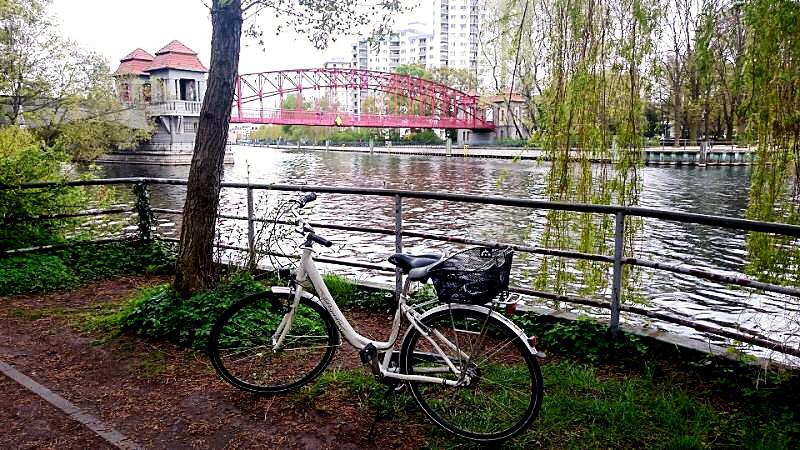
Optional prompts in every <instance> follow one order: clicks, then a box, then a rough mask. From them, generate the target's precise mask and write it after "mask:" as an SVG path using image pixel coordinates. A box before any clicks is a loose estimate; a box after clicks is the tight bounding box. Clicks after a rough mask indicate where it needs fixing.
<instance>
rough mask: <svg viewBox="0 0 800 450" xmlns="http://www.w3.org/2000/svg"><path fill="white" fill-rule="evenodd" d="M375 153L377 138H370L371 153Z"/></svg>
mask: <svg viewBox="0 0 800 450" xmlns="http://www.w3.org/2000/svg"><path fill="white" fill-rule="evenodd" d="M373 153H375V140H374V139H372V138H370V139H369V154H370V155H371V154H373Z"/></svg>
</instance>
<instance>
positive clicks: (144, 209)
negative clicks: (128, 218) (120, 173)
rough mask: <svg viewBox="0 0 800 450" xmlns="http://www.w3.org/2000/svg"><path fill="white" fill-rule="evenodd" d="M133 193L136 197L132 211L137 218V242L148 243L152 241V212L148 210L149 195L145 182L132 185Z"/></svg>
mask: <svg viewBox="0 0 800 450" xmlns="http://www.w3.org/2000/svg"><path fill="white" fill-rule="evenodd" d="M133 193H134V194H135V195H136V204H135V205H134V208H133V209H134V210H135V211H136V214H137V215H138V216H139V240H140V241H142V242H150V241H151V240H152V239H153V210H152V209H150V193H149V192H148V190H147V182H145V181H139V182H138V183H136V184H134V185H133Z"/></svg>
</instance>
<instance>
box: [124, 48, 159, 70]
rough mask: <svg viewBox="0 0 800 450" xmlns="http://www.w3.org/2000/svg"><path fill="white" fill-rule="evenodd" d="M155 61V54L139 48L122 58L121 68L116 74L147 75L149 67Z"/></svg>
mask: <svg viewBox="0 0 800 450" xmlns="http://www.w3.org/2000/svg"><path fill="white" fill-rule="evenodd" d="M152 61H153V55H151V54H150V53H147V52H146V51H144V50H142V49H140V48H137V49H136V50H134V51H132V52H130V53H128V55H127V56H125V57H124V58H122V59H121V60H120V65H119V68H117V70H116V71H115V72H114V75H115V76H117V75H147V67H148V66H150V64H151V63H152Z"/></svg>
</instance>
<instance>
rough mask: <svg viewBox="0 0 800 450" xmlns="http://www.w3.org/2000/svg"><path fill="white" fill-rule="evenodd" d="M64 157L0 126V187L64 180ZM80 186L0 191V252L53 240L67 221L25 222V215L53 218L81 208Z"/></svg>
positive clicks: (28, 136)
mask: <svg viewBox="0 0 800 450" xmlns="http://www.w3.org/2000/svg"><path fill="white" fill-rule="evenodd" d="M69 161H70V158H69V156H68V155H66V154H65V153H63V152H60V151H58V150H56V149H54V148H49V147H46V146H45V145H44V144H43V143H42V142H41V141H40V140H38V139H37V138H36V137H35V136H34V135H33V134H31V133H30V132H29V131H27V130H24V129H20V128H17V127H2V128H0V185H7V186H17V185H21V184H25V183H32V182H38V181H50V182H57V183H60V182H63V181H66V180H67V174H66V171H65V167H66V164H67V163H68V162H69ZM88 200H89V196H88V195H87V190H86V189H85V188H81V187H57V188H48V189H25V190H18V189H7V190H0V223H2V224H3V226H2V227H0V250H3V249H11V248H20V247H25V246H30V245H37V244H43V243H53V242H58V241H61V240H62V239H63V235H64V232H65V231H67V230H68V229H70V228H71V226H72V224H73V223H74V222H73V221H69V220H48V221H41V220H39V221H30V220H26V219H29V218H31V217H37V216H40V215H45V214H59V213H65V212H68V211H70V210H71V209H74V208H80V207H82V206H84V205H86V204H87V202H88Z"/></svg>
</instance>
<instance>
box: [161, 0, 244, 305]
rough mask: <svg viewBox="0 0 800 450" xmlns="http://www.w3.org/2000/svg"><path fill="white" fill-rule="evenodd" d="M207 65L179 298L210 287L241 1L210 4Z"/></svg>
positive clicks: (181, 251)
mask: <svg viewBox="0 0 800 450" xmlns="http://www.w3.org/2000/svg"><path fill="white" fill-rule="evenodd" d="M211 24H212V37H211V67H210V69H209V73H208V88H207V89H206V94H205V98H204V100H203V106H202V108H201V110H200V123H199V125H198V127H197V137H196V139H195V144H194V155H193V156H192V165H191V168H190V169H189V180H188V185H187V189H186V202H185V204H184V206H183V224H182V225H181V242H180V248H179V250H178V259H177V267H176V275H175V289H176V290H177V291H178V292H179V293H180V294H181V295H182V296H184V297H187V296H189V295H191V294H192V293H195V292H199V291H203V290H206V289H208V288H210V287H212V286H213V284H214V282H215V279H216V276H215V275H216V274H215V273H214V255H213V244H214V232H215V229H216V223H217V207H218V206H219V193H220V183H221V182H222V175H223V161H224V158H225V144H226V141H227V138H228V125H229V118H230V114H231V105H232V103H233V94H234V88H235V84H236V77H237V75H238V69H239V49H240V45H241V36H242V7H241V0H213V4H212V7H211Z"/></svg>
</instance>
